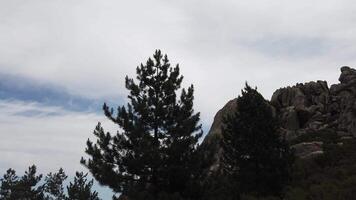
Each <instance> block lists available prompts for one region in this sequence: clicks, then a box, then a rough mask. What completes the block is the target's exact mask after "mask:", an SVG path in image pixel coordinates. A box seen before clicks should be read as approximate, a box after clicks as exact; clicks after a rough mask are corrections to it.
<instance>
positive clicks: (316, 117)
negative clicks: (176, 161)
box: [203, 66, 356, 169]
mask: <svg viewBox="0 0 356 200" xmlns="http://www.w3.org/2000/svg"><path fill="white" fill-rule="evenodd" d="M339 82H340V83H338V84H334V85H331V86H330V87H329V86H328V84H327V82H326V81H320V80H318V81H311V82H307V83H298V84H296V85H294V86H291V87H285V88H280V89H278V90H276V91H275V92H274V93H273V95H272V98H271V100H270V101H269V103H270V105H271V106H272V108H273V110H274V111H275V116H276V117H277V118H278V119H279V122H280V133H281V137H284V138H285V139H286V140H288V141H289V142H290V143H291V144H292V147H293V148H295V151H296V155H297V156H298V157H300V158H309V157H313V156H315V155H319V154H323V152H324V151H323V144H324V143H325V142H328V141H329V140H333V141H338V142H337V144H338V145H343V141H344V140H350V139H353V138H354V137H356V70H355V69H352V68H350V67H347V66H344V67H342V68H341V75H340V78H339ZM235 108H236V99H233V100H231V101H229V102H228V103H227V104H226V105H225V106H224V107H223V108H222V109H221V110H219V112H218V113H217V114H216V116H215V118H214V122H213V124H212V126H211V128H210V131H209V133H208V134H207V137H206V138H205V140H204V141H203V146H206V147H209V149H215V153H214V156H215V158H216V162H215V164H214V165H213V166H212V167H211V169H215V168H218V166H219V161H220V160H219V158H220V155H221V149H220V148H219V141H220V139H221V137H222V136H221V126H223V117H224V116H225V115H229V114H233V112H234V110H235Z"/></svg>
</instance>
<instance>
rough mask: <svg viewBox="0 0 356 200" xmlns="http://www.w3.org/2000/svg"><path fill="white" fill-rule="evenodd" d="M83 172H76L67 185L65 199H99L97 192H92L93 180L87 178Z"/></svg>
mask: <svg viewBox="0 0 356 200" xmlns="http://www.w3.org/2000/svg"><path fill="white" fill-rule="evenodd" d="M87 175H88V174H84V173H83V172H76V173H75V177H74V181H73V183H69V186H67V193H68V197H66V200H82V199H83V200H84V199H85V200H99V197H98V193H97V192H96V191H93V192H92V187H93V183H94V180H90V181H88V180H87Z"/></svg>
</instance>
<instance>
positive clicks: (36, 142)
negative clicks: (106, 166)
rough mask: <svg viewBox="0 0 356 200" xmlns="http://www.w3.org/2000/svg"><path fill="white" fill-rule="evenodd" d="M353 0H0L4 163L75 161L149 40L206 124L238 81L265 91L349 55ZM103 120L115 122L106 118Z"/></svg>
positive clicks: (355, 11) (331, 77)
mask: <svg viewBox="0 0 356 200" xmlns="http://www.w3.org/2000/svg"><path fill="white" fill-rule="evenodd" d="M355 24H356V4H355V3H354V1H352V0H314V1H310V0H299V1H286V0H273V1H271V0H249V1H244V0H219V1H212V0H189V1H171V0H144V1H136V0H131V1H120V0H105V1H99V0H96V1H94V0H75V1H73V0H0V136H1V140H0V172H1V174H3V172H4V170H5V169H7V168H9V167H13V168H15V169H18V170H19V171H21V170H24V169H25V168H26V167H27V166H28V165H29V164H32V163H35V164H37V165H38V167H39V169H40V170H41V171H42V172H48V171H49V170H52V171H53V170H55V169H57V168H58V166H63V167H65V168H66V170H67V171H68V173H73V172H74V171H75V170H78V169H79V170H82V168H81V167H80V165H79V159H80V157H81V156H84V153H83V151H84V148H85V141H86V139H87V138H88V137H91V135H92V134H91V133H92V130H93V129H94V127H95V125H96V123H97V121H102V122H103V123H104V124H105V122H107V120H105V119H104V117H103V116H102V114H101V112H100V109H101V104H102V103H103V102H104V101H107V102H110V104H111V105H113V106H116V105H121V104H122V103H123V102H124V101H125V98H126V94H127V93H126V90H125V89H124V77H125V76H126V75H129V76H131V77H133V76H134V73H135V68H136V66H137V65H139V64H140V63H141V62H145V61H146V60H147V58H148V57H149V56H151V55H152V54H153V53H154V51H155V50H156V49H161V50H162V51H163V52H164V53H166V54H168V57H169V59H170V61H171V63H172V64H176V63H179V64H180V66H181V72H182V74H183V75H184V77H185V79H184V85H186V86H187V85H189V84H191V83H192V84H194V85H195V89H196V92H195V110H196V111H200V112H201V117H202V121H201V122H202V123H203V126H204V130H205V131H206V132H207V131H208V129H209V127H210V124H211V122H212V120H213V117H214V114H215V113H216V112H217V111H218V110H219V109H220V108H221V107H222V106H223V105H224V104H225V103H226V102H227V101H228V100H230V99H232V98H234V97H236V96H237V95H238V94H239V92H240V90H241V89H242V87H243V86H244V82H245V81H248V82H249V83H250V85H252V86H257V87H258V89H259V91H260V92H261V93H262V94H263V95H264V96H265V98H267V99H269V98H270V97H271V95H272V93H273V91H275V90H276V89H278V88H280V87H284V86H288V85H294V84H295V83H297V82H305V81H311V80H319V79H320V80H327V81H328V83H329V84H330V83H337V79H338V76H339V68H340V67H341V66H343V65H349V66H351V67H353V66H354V63H355V61H356V56H355V55H356V46H355V44H356V26H355ZM106 127H108V128H109V129H110V130H115V127H113V126H112V124H110V123H109V122H107V125H106Z"/></svg>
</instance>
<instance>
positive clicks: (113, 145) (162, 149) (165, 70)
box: [82, 50, 202, 200]
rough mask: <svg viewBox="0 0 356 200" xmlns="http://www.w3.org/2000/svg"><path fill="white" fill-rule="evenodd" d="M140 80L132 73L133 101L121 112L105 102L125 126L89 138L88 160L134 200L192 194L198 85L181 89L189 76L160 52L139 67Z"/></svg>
mask: <svg viewBox="0 0 356 200" xmlns="http://www.w3.org/2000/svg"><path fill="white" fill-rule="evenodd" d="M136 73H137V77H136V79H137V82H135V81H134V80H133V79H131V78H128V77H126V88H127V89H128V90H129V92H130V94H129V95H128V99H129V103H128V104H127V106H120V107H118V109H117V113H114V111H113V109H112V108H109V107H108V106H107V105H106V104H104V106H103V109H104V113H105V115H106V116H107V117H108V118H109V119H110V120H111V121H112V122H114V123H115V124H117V125H118V126H119V127H120V129H119V131H118V132H117V133H116V134H111V133H105V132H104V129H103V128H102V126H101V124H100V123H99V124H98V125H97V127H96V129H95V131H94V134H95V136H96V137H97V141H96V142H95V143H93V142H92V141H90V140H88V142H87V149H86V153H87V154H88V155H89V157H90V158H89V159H87V160H85V159H82V163H83V164H84V165H85V166H86V167H87V168H88V169H89V170H90V171H91V173H92V174H93V176H94V177H95V178H96V180H98V181H99V182H100V183H101V184H103V185H107V186H109V187H110V188H112V189H113V190H114V191H115V192H119V193H121V194H122V196H127V197H129V199H154V200H156V199H159V198H162V199H164V198H167V199H169V198H170V195H172V198H173V196H174V198H175V197H177V196H180V197H182V198H183V197H187V198H188V197H189V196H190V195H191V194H192V193H190V192H188V191H189V188H190V187H191V186H192V185H191V184H192V182H193V181H194V179H195V178H196V176H197V174H198V173H197V172H198V168H197V164H198V159H196V157H195V156H196V152H197V145H198V139H199V138H200V137H201V136H202V130H201V125H200V124H199V120H200V117H199V115H200V114H199V113H194V110H193V99H194V96H193V93H194V89H193V85H191V86H190V87H189V88H188V89H182V90H181V93H180V96H179V97H177V92H178V91H179V89H180V87H181V83H182V80H183V76H181V75H180V71H179V66H178V65H176V66H175V67H171V65H170V63H169V61H168V58H167V56H166V55H165V56H163V55H162V53H161V51H160V50H157V51H156V52H155V54H154V55H153V59H151V58H149V59H148V61H147V62H146V64H145V65H143V64H141V65H140V66H139V67H137V69H136Z"/></svg>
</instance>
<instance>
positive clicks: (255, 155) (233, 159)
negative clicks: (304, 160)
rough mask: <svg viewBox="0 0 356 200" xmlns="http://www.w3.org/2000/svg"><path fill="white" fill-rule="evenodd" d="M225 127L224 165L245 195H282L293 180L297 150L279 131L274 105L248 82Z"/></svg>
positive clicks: (225, 121) (227, 118)
mask: <svg viewBox="0 0 356 200" xmlns="http://www.w3.org/2000/svg"><path fill="white" fill-rule="evenodd" d="M224 124H225V126H223V128H222V130H223V131H222V133H223V140H222V147H223V150H224V156H223V160H224V167H225V170H226V172H227V173H228V174H231V176H232V177H234V179H235V180H236V182H237V183H238V186H237V187H238V189H239V190H240V192H241V193H243V194H251V195H255V196H267V195H281V192H282V189H283V186H284V185H285V183H286V182H287V181H288V179H289V176H290V174H289V172H290V167H291V164H292V162H293V153H292V151H291V150H290V148H289V146H288V144H287V143H286V142H285V141H284V140H283V139H282V138H281V137H280V135H279V134H278V124H277V121H276V119H275V117H274V116H273V112H272V107H271V106H270V105H269V104H268V102H267V101H266V100H265V99H264V98H263V96H262V95H261V94H260V93H259V92H258V91H257V89H253V88H251V87H250V86H249V85H247V84H246V87H245V89H244V90H243V91H242V95H241V96H239V97H238V98H237V109H236V111H235V113H234V114H233V115H230V116H227V117H226V118H225V120H224Z"/></svg>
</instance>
